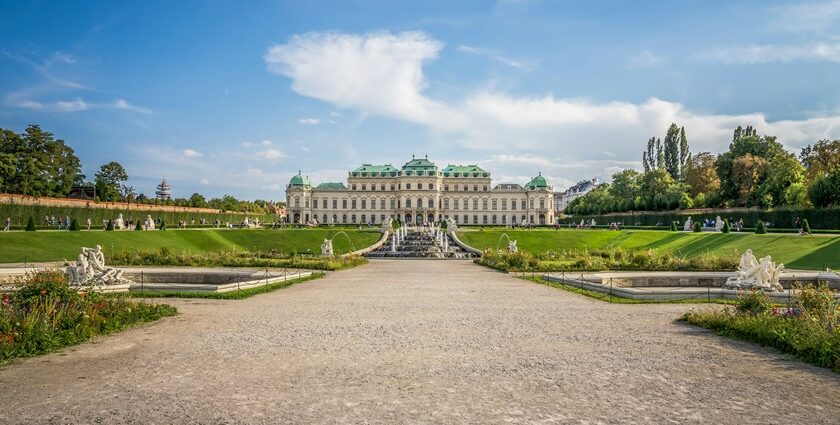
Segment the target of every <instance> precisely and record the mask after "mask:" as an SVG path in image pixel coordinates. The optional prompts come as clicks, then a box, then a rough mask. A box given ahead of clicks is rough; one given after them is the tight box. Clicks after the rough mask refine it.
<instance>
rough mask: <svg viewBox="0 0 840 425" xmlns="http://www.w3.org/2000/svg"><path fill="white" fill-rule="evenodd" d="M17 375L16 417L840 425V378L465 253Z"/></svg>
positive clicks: (12, 380)
mask: <svg viewBox="0 0 840 425" xmlns="http://www.w3.org/2000/svg"><path fill="white" fill-rule="evenodd" d="M172 303H173V304H175V305H177V307H178V308H179V310H180V311H181V313H182V314H181V315H179V316H177V317H173V318H168V319H165V320H163V321H161V322H158V323H155V324H151V325H148V326H144V327H141V328H136V329H133V330H129V331H126V332H123V333H120V334H117V335H112V336H109V337H105V338H101V339H98V340H96V341H95V342H93V343H88V344H83V345H81V346H78V347H74V348H71V349H68V350H65V351H64V352H61V353H55V354H51V355H48V356H44V357H40V358H36V359H29V360H25V361H22V362H19V363H17V364H13V365H11V366H8V367H6V368H4V369H3V370H0V399H2V404H3V409H2V410H3V411H2V413H1V414H0V422H2V423H27V424H31V423H106V424H110V423H142V424H151V423H158V424H172V423H208V424H213V423H501V422H513V423H534V422H540V423H621V424H626V423H668V422H671V423H737V424H748V423H761V424H766V423H834V424H836V423H837V421H838V418H840V375H837V374H833V373H832V372H830V371H827V370H824V369H820V368H816V367H811V366H808V365H805V364H803V363H800V362H797V361H795V360H793V359H792V358H790V357H788V356H785V355H781V354H777V353H775V352H772V351H769V350H765V349H762V348H758V347H756V346H753V345H750V344H747V343H741V342H736V341H731V340H728V339H724V338H720V337H717V336H715V335H713V334H711V333H709V332H706V331H703V330H700V329H696V328H692V327H688V326H685V325H682V324H678V323H675V322H674V319H675V318H676V317H677V316H678V315H679V313H681V312H682V311H685V310H687V309H688V308H691V307H689V306H684V305H615V304H607V303H603V302H598V301H595V300H591V299H588V298H584V297H581V296H577V295H574V294H570V293H567V292H564V291H562V290H558V289H551V288H548V287H545V286H542V285H537V284H534V283H530V282H526V281H522V280H518V279H515V278H512V277H509V276H507V275H505V274H502V273H497V272H494V271H491V270H488V269H485V268H481V267H479V266H476V265H473V264H471V263H467V262H460V261H387V260H386V261H374V262H372V263H371V264H369V265H366V266H362V267H359V268H356V269H352V270H348V271H343V272H337V273H331V274H330V275H329V276H328V277H326V278H324V279H320V280H316V281H312V282H307V283H303V284H300V285H295V286H293V287H290V288H288V289H284V290H280V291H276V292H273V293H271V294H266V295H261V296H257V297H253V298H250V299H247V300H241V301H217V300H212V301H211V300H184V301H179V300H173V301H172Z"/></svg>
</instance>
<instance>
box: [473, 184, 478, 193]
mask: <svg viewBox="0 0 840 425" xmlns="http://www.w3.org/2000/svg"><path fill="white" fill-rule="evenodd" d="M473 192H478V185H477V184H474V185H473Z"/></svg>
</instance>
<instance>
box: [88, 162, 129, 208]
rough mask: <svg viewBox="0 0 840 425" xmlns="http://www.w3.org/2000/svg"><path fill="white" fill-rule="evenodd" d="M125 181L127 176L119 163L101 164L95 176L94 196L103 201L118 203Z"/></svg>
mask: <svg viewBox="0 0 840 425" xmlns="http://www.w3.org/2000/svg"><path fill="white" fill-rule="evenodd" d="M127 180H128V174H127V173H126V172H125V168H124V167H123V166H122V165H121V164H120V163H119V162H116V161H111V162H109V163H107V164H103V165H102V166H101V167H99V171H97V172H96V175H95V180H94V182H95V185H96V194H97V196H99V199H101V200H103V201H119V200H120V199H121V196H120V195H121V194H120V189H121V188H122V184H123V183H124V182H126V181H127Z"/></svg>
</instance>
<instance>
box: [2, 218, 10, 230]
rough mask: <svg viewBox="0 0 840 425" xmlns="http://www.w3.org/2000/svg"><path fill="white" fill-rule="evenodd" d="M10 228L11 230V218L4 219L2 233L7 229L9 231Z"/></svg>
mask: <svg viewBox="0 0 840 425" xmlns="http://www.w3.org/2000/svg"><path fill="white" fill-rule="evenodd" d="M11 228H12V218H11V217H6V227H4V228H3V231H4V232H8V231H9V229H11Z"/></svg>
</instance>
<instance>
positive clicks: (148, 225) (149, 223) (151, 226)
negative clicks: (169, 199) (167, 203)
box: [143, 214, 155, 230]
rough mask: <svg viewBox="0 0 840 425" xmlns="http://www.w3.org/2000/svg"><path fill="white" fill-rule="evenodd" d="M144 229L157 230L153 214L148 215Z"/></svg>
mask: <svg viewBox="0 0 840 425" xmlns="http://www.w3.org/2000/svg"><path fill="white" fill-rule="evenodd" d="M143 230H155V221H154V220H153V219H152V215H151V214H147V215H146V221H145V222H144V223H143Z"/></svg>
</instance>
